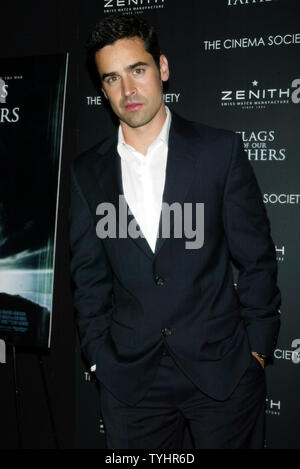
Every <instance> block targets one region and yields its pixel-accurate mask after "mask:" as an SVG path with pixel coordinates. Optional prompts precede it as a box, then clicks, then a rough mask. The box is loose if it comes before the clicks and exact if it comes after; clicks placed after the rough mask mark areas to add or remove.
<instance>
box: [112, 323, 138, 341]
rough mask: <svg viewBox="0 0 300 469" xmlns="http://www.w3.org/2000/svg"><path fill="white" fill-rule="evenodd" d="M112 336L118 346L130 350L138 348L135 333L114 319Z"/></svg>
mask: <svg viewBox="0 0 300 469" xmlns="http://www.w3.org/2000/svg"><path fill="white" fill-rule="evenodd" d="M110 335H111V337H112V339H113V340H114V342H116V343H117V344H122V345H125V346H126V347H129V348H134V347H135V346H136V337H135V331H134V330H133V329H131V328H130V327H127V326H125V325H123V324H120V323H119V322H117V321H115V320H114V319H112V320H111V324H110Z"/></svg>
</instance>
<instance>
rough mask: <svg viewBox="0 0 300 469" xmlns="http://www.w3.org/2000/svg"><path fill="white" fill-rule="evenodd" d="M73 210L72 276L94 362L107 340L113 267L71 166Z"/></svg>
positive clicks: (84, 340)
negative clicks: (100, 347)
mask: <svg viewBox="0 0 300 469" xmlns="http://www.w3.org/2000/svg"><path fill="white" fill-rule="evenodd" d="M70 199H71V200H70V210H69V229H70V248H71V276H72V280H73V284H74V285H73V286H74V307H75V310H76V322H77V325H78V330H79V336H80V343H81V348H82V350H83V353H84V355H85V356H86V358H87V359H88V361H89V363H90V365H94V364H95V363H96V353H97V349H98V347H99V346H101V344H103V342H104V341H105V338H106V335H107V332H108V328H109V324H110V316H111V312H112V270H111V267H110V264H109V262H108V259H107V255H106V252H105V250H104V246H103V242H102V240H100V239H99V238H98V237H97V234H96V228H95V222H94V218H93V216H92V214H91V212H90V209H89V206H88V204H87V201H86V200H85V198H84V196H83V193H82V191H81V189H80V187H79V184H78V182H77V180H76V175H75V171H74V169H73V168H72V170H71V195H70Z"/></svg>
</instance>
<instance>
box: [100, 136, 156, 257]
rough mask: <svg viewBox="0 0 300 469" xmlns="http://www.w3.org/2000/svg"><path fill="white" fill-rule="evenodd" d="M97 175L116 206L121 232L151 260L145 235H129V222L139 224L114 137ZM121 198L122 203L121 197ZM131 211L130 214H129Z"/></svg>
mask: <svg viewBox="0 0 300 469" xmlns="http://www.w3.org/2000/svg"><path fill="white" fill-rule="evenodd" d="M96 175H97V179H98V183H99V186H100V188H102V189H103V192H104V193H105V196H106V197H105V201H106V202H110V203H111V204H113V206H114V207H115V211H116V219H117V226H118V230H119V232H120V231H122V233H124V234H125V235H126V233H127V235H126V236H127V237H128V239H129V240H130V242H131V241H132V242H134V243H135V244H136V245H137V246H138V248H139V249H141V250H142V251H143V252H144V254H146V256H148V257H149V258H150V259H151V260H152V259H153V256H154V254H153V252H152V250H151V248H150V246H149V244H148V242H147V240H146V239H145V237H144V236H139V237H137V238H132V237H130V236H129V235H128V224H129V223H132V224H135V226H137V225H138V224H137V221H136V219H135V217H134V216H133V215H132V214H131V211H130V212H129V206H128V204H127V202H126V199H125V197H124V190H123V184H122V170H121V158H120V156H119V154H118V152H117V140H116V139H115V138H114V139H113V142H112V143H111V145H110V146H109V148H108V150H107V151H106V152H105V154H104V156H103V157H102V158H101V164H100V165H99V161H98V164H97V165H96ZM119 196H122V198H121V205H120V199H119ZM128 213H130V215H128Z"/></svg>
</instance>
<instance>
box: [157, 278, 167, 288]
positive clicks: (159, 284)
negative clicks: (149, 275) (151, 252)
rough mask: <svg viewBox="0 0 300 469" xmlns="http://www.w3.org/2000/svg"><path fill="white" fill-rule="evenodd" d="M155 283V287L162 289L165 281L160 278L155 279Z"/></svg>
mask: <svg viewBox="0 0 300 469" xmlns="http://www.w3.org/2000/svg"><path fill="white" fill-rule="evenodd" d="M155 283H156V285H158V286H159V287H162V286H163V285H164V283H165V279H163V278H162V277H158V276H157V277H155Z"/></svg>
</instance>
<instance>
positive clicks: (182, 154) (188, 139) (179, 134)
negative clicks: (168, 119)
mask: <svg viewBox="0 0 300 469" xmlns="http://www.w3.org/2000/svg"><path fill="white" fill-rule="evenodd" d="M194 139H195V133H194V131H192V129H191V127H190V126H189V125H187V122H186V121H185V120H184V119H182V118H181V117H179V116H177V114H175V113H174V112H172V123H171V128H170V135H169V151H168V159H167V167H166V179H165V187H164V192H163V205H162V211H161V214H160V221H159V230H158V233H159V237H158V238H157V240H156V246H155V256H157V255H158V253H159V251H160V249H161V248H162V246H163V244H164V243H165V242H166V239H167V238H162V236H161V235H162V217H163V210H164V203H165V204H168V205H169V206H170V205H172V204H173V203H174V202H176V203H179V204H180V205H181V207H182V204H183V203H184V201H185V198H186V196H187V193H188V191H189V188H190V186H191V183H192V180H193V177H194V175H195V164H196V161H197V160H196V153H195V145H194V144H193V142H194ZM173 224H174V222H173V216H171V218H170V232H171V233H172V228H173Z"/></svg>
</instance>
